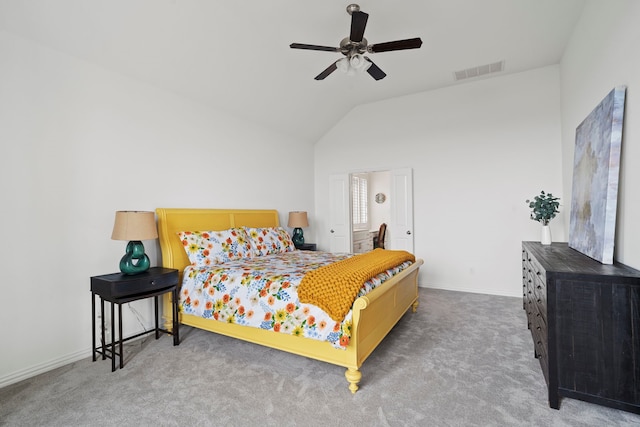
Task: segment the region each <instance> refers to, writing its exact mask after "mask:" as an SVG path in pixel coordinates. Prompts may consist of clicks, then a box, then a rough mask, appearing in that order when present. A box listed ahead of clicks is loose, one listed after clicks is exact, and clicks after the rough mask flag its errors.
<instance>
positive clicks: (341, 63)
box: [336, 58, 351, 73]
mask: <svg viewBox="0 0 640 427" xmlns="http://www.w3.org/2000/svg"><path fill="white" fill-rule="evenodd" d="M336 67H338V70H340V71H342V72H343V73H347V72H348V71H349V68H351V67H349V60H348V59H347V58H342V59H339V60H338V61H337V62H336Z"/></svg>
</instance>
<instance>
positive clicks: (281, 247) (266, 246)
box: [244, 227, 296, 256]
mask: <svg viewBox="0 0 640 427" xmlns="http://www.w3.org/2000/svg"><path fill="white" fill-rule="evenodd" d="M244 229H245V231H246V232H247V235H248V236H249V239H250V240H251V243H253V248H254V250H255V254H256V255H258V256H262V255H270V254H277V253H281V252H291V251H295V250H296V247H295V245H294V244H293V240H291V236H289V233H288V232H287V230H285V229H284V228H282V227H266V228H250V227H244Z"/></svg>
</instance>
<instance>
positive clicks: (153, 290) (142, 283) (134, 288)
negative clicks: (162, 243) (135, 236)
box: [91, 267, 180, 371]
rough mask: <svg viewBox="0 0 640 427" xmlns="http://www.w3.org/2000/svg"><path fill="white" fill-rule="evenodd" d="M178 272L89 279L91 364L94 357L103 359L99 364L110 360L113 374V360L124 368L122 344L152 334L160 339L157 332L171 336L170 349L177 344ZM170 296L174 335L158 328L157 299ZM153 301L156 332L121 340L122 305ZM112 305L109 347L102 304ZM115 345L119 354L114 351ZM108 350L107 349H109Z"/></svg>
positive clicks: (158, 269)
mask: <svg viewBox="0 0 640 427" xmlns="http://www.w3.org/2000/svg"><path fill="white" fill-rule="evenodd" d="M178 280H179V279H178V270H175V269H171V268H162V267H152V268H150V269H149V270H147V271H145V272H144V273H140V274H136V275H126V274H122V273H114V274H106V275H103V276H94V277H92V278H91V315H92V322H91V325H92V332H91V339H92V341H91V347H92V349H93V361H94V362H95V361H96V354H101V355H102V360H104V359H106V358H110V359H111V371H115V370H116V356H120V368H122V367H123V362H122V358H123V353H122V343H123V342H125V341H128V340H131V339H133V338H137V337H139V336H142V335H146V334H149V333H151V332H155V333H156V339H158V338H159V337H160V332H164V333H166V334H169V335H173V345H179V344H180V336H179V321H178V297H179V295H178ZM167 292H172V298H171V299H172V308H173V310H172V314H173V331H168V330H166V329H161V328H160V327H159V324H158V296H160V295H162V294H166V293H167ZM96 295H98V296H99V297H100V316H101V317H100V319H101V325H100V330H101V331H102V337H101V338H102V339H101V345H100V347H96ZM150 297H154V303H155V305H154V307H155V321H156V323H155V329H151V330H149V331H145V332H141V333H139V334H136V335H133V336H130V337H127V338H123V337H122V304H125V303H128V302H131V301H136V300H140V299H145V298H150ZM105 300H106V301H109V302H110V303H111V343H109V344H107V343H106V342H105V337H104V335H105V334H104V333H105V325H104V302H105ZM115 304H117V305H118V339H117V340H116V339H115V338H116V337H115V331H114V330H115ZM116 344H117V345H118V351H116ZM109 347H110V348H109Z"/></svg>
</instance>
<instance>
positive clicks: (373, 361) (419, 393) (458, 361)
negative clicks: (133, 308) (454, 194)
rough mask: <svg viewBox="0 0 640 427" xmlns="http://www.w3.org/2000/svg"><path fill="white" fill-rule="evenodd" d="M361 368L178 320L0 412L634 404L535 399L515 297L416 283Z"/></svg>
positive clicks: (38, 415) (548, 417) (529, 421)
mask: <svg viewBox="0 0 640 427" xmlns="http://www.w3.org/2000/svg"><path fill="white" fill-rule="evenodd" d="M420 300H421V305H420V308H419V309H418V312H417V313H415V314H414V313H407V314H406V315H405V316H404V317H403V318H402V320H401V321H400V323H399V324H398V325H397V326H396V328H395V329H394V330H393V331H392V332H391V334H390V335H389V336H388V337H387V338H386V339H385V341H384V342H383V343H382V344H381V345H380V346H379V347H378V349H376V351H375V352H374V353H373V354H372V355H371V356H370V357H369V359H368V360H367V361H366V362H365V364H364V366H363V367H362V374H363V378H362V382H361V384H360V385H361V388H360V390H359V391H358V393H356V394H355V395H351V393H350V392H349V390H348V389H347V382H346V380H345V378H344V369H343V368H340V367H336V366H332V365H329V364H326V363H322V362H316V361H313V360H308V359H306V358H303V357H300V356H294V355H289V354H285V353H282V352H279V351H277V350H272V349H268V348H264V347H260V346H257V345H253V344H249V343H244V342H241V341H238V340H234V339H231V338H226V337H222V336H219V335H215V334H212V333H208V332H203V331H199V330H196V329H191V328H187V327H184V328H182V329H181V335H182V343H181V344H180V346H179V347H173V346H172V339H171V338H170V337H168V336H163V337H162V338H161V339H160V340H158V341H156V340H154V339H153V337H152V336H150V337H148V338H145V339H143V340H139V341H136V342H132V343H131V344H129V345H127V346H126V347H125V367H124V369H122V370H117V371H116V372H114V373H112V372H111V363H110V361H109V360H106V361H97V362H95V363H94V362H92V361H91V359H90V358H87V359H85V360H82V361H80V362H77V363H73V364H71V365H68V366H65V367H62V368H59V369H56V370H54V371H51V372H48V373H46V374H43V375H39V376H37V377H34V378H31V379H28V380H25V381H23V382H21V383H18V384H13V385H11V386H8V387H5V388H3V389H0V425H8V426H14V425H15V426H22V425H24V426H84V425H101V426H108V425H125V426H126V425H176V426H186V425H189V426H191V425H194V426H195V425H201V426H209V425H216V426H227V425H228V426H252V425H263V426H265V425H267V426H269V425H274V426H275V425H277V426H295V425H305V426H345V425H346V426H349V425H351V426H362V425H366V426H512V425H517V426H521V425H531V426H626V425H629V426H630V425H636V426H637V425H640V416H639V415H634V414H630V413H628V412H623V411H618V410H614V409H609V408H604V407H601V406H598V405H593V404H589V403H586V402H581V401H578V400H573V399H563V400H562V401H561V408H560V410H559V411H558V410H554V409H550V408H549V407H548V405H547V399H546V391H545V382H544V378H543V376H542V372H541V370H540V366H539V365H538V361H537V360H536V359H534V358H533V345H532V341H531V337H530V335H529V331H528V330H527V328H526V320H525V314H524V311H523V310H522V302H521V300H520V299H517V298H509V297H499V296H490V295H480V294H470V293H461V292H450V291H442V290H432V289H426V290H421V296H420Z"/></svg>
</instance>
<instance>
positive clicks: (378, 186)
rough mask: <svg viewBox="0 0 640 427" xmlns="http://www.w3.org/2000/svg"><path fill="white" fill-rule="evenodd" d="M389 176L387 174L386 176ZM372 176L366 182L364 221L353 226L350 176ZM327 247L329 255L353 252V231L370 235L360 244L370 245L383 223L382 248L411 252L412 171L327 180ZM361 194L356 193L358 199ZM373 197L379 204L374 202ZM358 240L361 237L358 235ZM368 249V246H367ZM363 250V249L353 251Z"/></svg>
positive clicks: (333, 175)
mask: <svg viewBox="0 0 640 427" xmlns="http://www.w3.org/2000/svg"><path fill="white" fill-rule="evenodd" d="M385 174H388V175H385ZM358 175H360V176H366V177H371V183H370V182H369V180H367V191H366V192H362V194H365V193H366V198H364V199H360V198H359V200H363V201H365V202H366V204H367V206H369V207H370V208H371V207H373V208H371V209H369V210H367V220H366V221H362V220H359V221H358V222H359V225H358V227H354V223H353V221H354V217H353V215H352V211H353V210H354V209H353V208H354V203H353V202H354V199H353V191H352V186H353V177H354V176H358ZM329 181H330V183H329V230H328V231H329V234H328V237H329V247H330V251H331V252H335V253H340V252H354V245H353V242H354V232H356V231H361V232H363V233H364V234H366V233H369V235H367V236H364V237H362V239H363V242H364V243H366V244H367V245H369V242H371V243H370V245H371V247H372V246H373V236H372V235H371V232H372V231H377V230H378V228H379V227H380V224H381V223H382V222H386V223H387V233H386V239H385V249H396V250H398V249H402V250H406V251H408V252H411V253H413V244H414V241H413V171H412V170H411V169H410V168H404V169H391V170H389V171H379V172H351V173H339V174H332V175H330V177H329ZM359 196H360V195H359V194H358V197H359ZM376 196H377V198H378V200H380V203H378V202H376V201H375V199H376ZM358 237H360V236H358ZM367 247H369V246H367ZM355 249H358V250H362V248H355Z"/></svg>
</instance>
